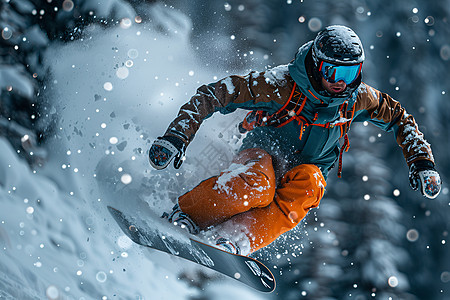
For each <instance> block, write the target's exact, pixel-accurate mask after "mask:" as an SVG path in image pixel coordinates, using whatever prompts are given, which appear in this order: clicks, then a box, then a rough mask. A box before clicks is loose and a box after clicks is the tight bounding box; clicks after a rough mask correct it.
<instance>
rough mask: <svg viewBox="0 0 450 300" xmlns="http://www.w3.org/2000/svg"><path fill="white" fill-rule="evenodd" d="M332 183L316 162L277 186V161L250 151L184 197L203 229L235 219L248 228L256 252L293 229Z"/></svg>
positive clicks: (183, 206)
mask: <svg viewBox="0 0 450 300" xmlns="http://www.w3.org/2000/svg"><path fill="white" fill-rule="evenodd" d="M325 186H326V182H325V179H324V177H323V175H322V172H321V171H320V170H319V168H318V167H317V166H315V165H312V164H303V165H299V166H296V167H295V168H293V169H291V170H290V171H288V172H287V173H286V174H285V175H284V176H283V178H282V179H281V182H280V183H279V186H278V187H276V179H275V172H274V169H273V165H272V157H271V156H270V155H269V154H268V153H267V152H266V151H264V150H261V149H257V148H253V149H246V150H244V151H242V152H240V153H239V154H238V156H237V157H235V159H233V161H232V164H231V166H230V167H228V169H226V170H225V171H223V172H222V173H221V174H220V175H219V176H214V177H211V178H209V179H207V180H205V181H203V182H201V183H200V184H199V185H198V186H196V187H195V188H194V189H192V190H191V191H189V192H187V193H186V194H184V195H182V196H181V197H180V198H179V199H178V204H179V205H180V208H181V210H182V211H183V212H185V213H187V214H188V215H189V216H190V217H191V218H192V220H193V221H194V222H196V223H197V225H199V227H200V228H201V229H206V228H207V227H209V226H213V225H217V224H220V223H222V222H224V221H227V220H230V219H231V220H232V221H233V223H234V224H240V225H243V226H244V227H245V228H246V230H247V233H246V234H247V236H248V238H249V241H250V247H251V252H254V251H256V250H258V249H261V248H263V247H265V246H267V245H269V244H270V243H272V242H273V241H274V240H275V239H276V238H277V237H278V236H280V235H281V234H283V233H285V232H287V231H289V230H291V229H293V228H294V227H295V226H296V225H297V224H298V223H299V222H300V221H301V220H302V219H303V218H304V217H305V216H306V214H307V213H308V211H309V210H310V209H311V208H313V207H317V206H318V205H319V203H320V200H321V199H322V196H323V193H324V190H325Z"/></svg>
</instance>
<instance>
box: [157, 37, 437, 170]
mask: <svg viewBox="0 0 450 300" xmlns="http://www.w3.org/2000/svg"><path fill="white" fill-rule="evenodd" d="M311 45H312V42H308V43H306V44H305V45H303V46H302V47H301V48H300V49H299V51H298V53H297V55H296V57H295V59H294V60H293V61H292V62H291V63H290V64H289V65H281V66H277V67H275V68H272V69H269V70H267V71H265V72H251V73H249V74H247V75H246V76H235V75H233V76H229V77H226V78H224V79H222V80H220V81H218V82H215V83H212V84H209V85H203V86H201V87H200V88H199V89H198V90H197V93H196V94H195V95H194V96H193V97H192V98H191V99H190V100H189V102H187V103H186V104H184V105H183V106H182V107H181V109H180V111H179V113H178V116H177V117H176V118H175V120H173V122H172V123H171V124H170V125H169V127H168V129H167V131H166V133H165V135H175V136H178V137H181V138H182V139H183V141H184V142H185V143H186V145H188V144H189V143H190V142H191V141H192V139H193V138H194V136H195V133H196V132H197V130H198V129H199V127H200V124H201V123H202V122H203V121H204V120H205V119H207V118H208V117H210V116H211V115H212V114H213V113H215V112H217V111H219V112H220V113H222V114H228V113H231V112H234V111H235V110H236V109H238V108H240V109H245V110H249V111H262V112H264V113H265V114H266V115H269V116H270V115H273V114H275V113H277V112H278V111H280V109H282V108H283V107H284V106H285V104H286V102H287V101H288V100H289V99H290V98H291V95H292V94H293V92H295V94H296V95H300V93H301V95H303V96H306V100H305V103H304V106H303V107H302V109H301V111H300V112H299V113H298V115H296V116H295V117H294V118H293V119H292V121H291V122H289V123H287V124H285V125H284V126H281V127H272V126H258V127H256V128H254V129H253V130H251V131H250V132H249V133H247V135H246V137H245V138H244V140H243V145H242V148H243V149H246V148H261V149H264V150H266V151H267V152H268V153H269V154H271V155H272V157H273V159H274V164H275V167H276V168H275V169H276V171H278V174H277V175H283V173H284V172H285V171H287V170H289V169H291V168H293V167H295V166H296V165H299V164H315V165H317V166H318V167H319V168H320V169H321V171H322V173H323V175H324V176H325V177H327V174H328V171H329V170H330V168H331V167H332V166H333V165H334V164H335V162H336V161H337V159H338V157H339V153H340V147H341V146H340V142H339V140H340V139H341V138H342V137H345V134H346V132H347V131H348V129H349V128H350V126H351V124H353V123H355V122H364V121H367V122H370V123H373V124H375V125H376V126H378V127H380V128H381V129H383V130H385V131H393V133H394V135H395V137H396V141H397V143H398V144H399V145H400V147H401V148H402V149H403V154H404V156H405V159H406V162H407V164H408V165H410V164H411V163H412V162H414V161H415V160H418V159H426V160H430V161H432V162H434V160H433V155H432V152H431V148H430V145H429V144H428V143H427V142H426V141H425V139H424V138H423V134H422V133H421V132H420V131H419V130H418V126H417V124H416V122H415V120H414V118H413V117H412V116H411V115H409V114H407V113H406V111H405V109H404V108H403V107H402V106H401V105H400V103H399V102H398V101H396V100H394V99H392V98H391V97H390V96H389V95H387V94H385V93H381V92H380V91H378V90H376V89H374V88H372V87H370V86H368V85H367V84H365V83H363V82H361V78H358V79H357V80H356V81H355V83H352V84H351V85H350V86H349V87H348V88H347V90H346V91H345V92H344V93H342V94H341V95H339V96H336V95H335V96H333V95H329V94H327V93H326V91H324V90H323V89H322V88H321V86H320V84H318V80H316V79H315V77H314V74H313V72H312V60H311V57H310V55H311V52H310V50H311ZM343 106H345V107H346V108H347V109H346V110H344V111H343ZM300 133H301V135H300Z"/></svg>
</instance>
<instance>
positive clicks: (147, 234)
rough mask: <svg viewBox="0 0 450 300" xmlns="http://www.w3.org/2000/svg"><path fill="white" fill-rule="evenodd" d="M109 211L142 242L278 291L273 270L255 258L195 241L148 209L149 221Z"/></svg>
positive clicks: (112, 209)
mask: <svg viewBox="0 0 450 300" xmlns="http://www.w3.org/2000/svg"><path fill="white" fill-rule="evenodd" d="M108 210H109V212H110V213H111V215H112V216H113V218H114V220H115V221H116V222H117V224H118V225H119V227H120V229H121V230H122V231H123V232H124V233H125V235H127V236H128V237H129V238H130V239H131V240H132V241H133V242H135V243H137V244H139V245H142V246H145V247H149V248H152V249H155V250H159V251H163V252H166V253H168V254H171V255H175V256H179V257H181V258H184V259H187V260H190V261H192V262H194V263H197V264H200V265H203V266H205V267H208V268H210V269H212V270H215V271H217V272H219V273H222V274H224V275H227V276H229V277H231V278H233V279H236V280H238V281H240V282H242V283H244V284H246V285H248V286H250V287H252V288H254V289H256V290H258V291H261V292H267V293H270V292H272V291H273V290H275V286H276V282H275V278H274V276H273V274H272V272H271V271H270V270H269V268H267V267H266V266H265V265H264V264H262V263H261V262H259V261H258V260H256V259H253V258H251V257H247V256H242V255H237V254H232V253H229V252H226V251H223V250H221V249H218V248H215V247H213V246H211V245H208V244H206V243H204V242H202V241H199V240H196V239H194V236H192V235H190V234H189V233H188V232H187V231H186V230H185V229H182V228H180V227H177V226H175V225H173V224H170V223H169V222H167V220H162V219H161V218H159V217H158V216H157V215H156V214H151V213H150V214H149V213H148V212H146V213H145V215H146V216H147V215H148V218H149V219H150V221H146V220H141V219H138V218H135V217H132V216H128V215H126V214H125V213H123V212H121V211H120V210H117V209H115V208H113V207H111V206H108ZM155 218H158V219H157V220H155ZM162 221H163V222H162Z"/></svg>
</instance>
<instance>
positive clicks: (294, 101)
mask: <svg viewBox="0 0 450 300" xmlns="http://www.w3.org/2000/svg"><path fill="white" fill-rule="evenodd" d="M296 87H297V83H295V82H294V86H293V88H292V91H291V94H290V96H289V99H288V101H286V103H285V104H284V105H283V107H281V108H280V109H279V110H278V111H277V112H276V113H274V114H269V113H268V112H266V111H262V110H257V111H251V112H249V113H248V114H247V115H246V116H245V118H244V120H243V121H242V122H241V123H240V124H239V132H241V133H245V132H247V131H251V130H253V129H254V128H256V127H258V126H273V127H282V126H284V125H286V124H288V123H290V122H292V121H293V120H295V119H297V118H298V117H297V116H299V115H300V113H301V111H302V110H303V107H304V106H305V103H306V99H307V98H306V96H305V95H303V94H302V93H301V92H300V91H298V90H297V89H296Z"/></svg>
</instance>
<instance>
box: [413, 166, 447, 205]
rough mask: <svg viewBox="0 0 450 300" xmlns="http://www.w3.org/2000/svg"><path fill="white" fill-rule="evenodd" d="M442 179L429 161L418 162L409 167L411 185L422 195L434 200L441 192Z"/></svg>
mask: <svg viewBox="0 0 450 300" xmlns="http://www.w3.org/2000/svg"><path fill="white" fill-rule="evenodd" d="M441 184H442V183H441V177H440V176H439V173H438V172H437V171H436V169H435V168H434V164H433V163H432V162H431V161H429V160H418V161H416V162H414V163H412V165H411V166H410V167H409V185H410V186H411V188H412V189H413V190H415V191H417V190H418V189H420V192H421V193H422V195H424V196H425V197H427V198H430V199H434V198H436V197H437V196H438V195H439V193H440V192H441Z"/></svg>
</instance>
